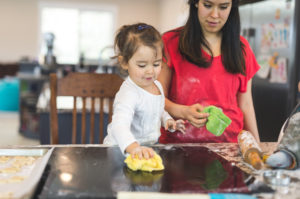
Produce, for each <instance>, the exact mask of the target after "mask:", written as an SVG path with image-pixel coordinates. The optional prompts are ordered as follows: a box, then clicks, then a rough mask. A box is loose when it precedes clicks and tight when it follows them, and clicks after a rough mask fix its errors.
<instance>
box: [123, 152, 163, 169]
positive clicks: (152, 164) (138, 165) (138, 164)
mask: <svg viewBox="0 0 300 199" xmlns="http://www.w3.org/2000/svg"><path fill="white" fill-rule="evenodd" d="M124 162H125V163H126V164H127V167H128V168H130V169H131V170H133V171H137V170H141V171H149V172H152V171H160V170H163V169H164V165H163V163H162V159H161V157H160V156H159V155H158V154H156V153H155V154H154V156H153V158H149V159H147V160H146V159H139V158H138V157H137V156H135V157H134V158H132V156H131V155H129V156H128V157H127V158H126V159H125V161H124Z"/></svg>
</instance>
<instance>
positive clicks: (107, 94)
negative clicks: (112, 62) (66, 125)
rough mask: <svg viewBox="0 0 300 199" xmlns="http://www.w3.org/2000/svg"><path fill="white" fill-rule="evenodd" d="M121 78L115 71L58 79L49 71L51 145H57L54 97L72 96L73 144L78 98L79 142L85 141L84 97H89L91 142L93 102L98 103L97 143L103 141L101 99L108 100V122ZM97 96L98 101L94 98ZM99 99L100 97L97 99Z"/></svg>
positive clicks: (92, 140) (92, 141)
mask: <svg viewBox="0 0 300 199" xmlns="http://www.w3.org/2000/svg"><path fill="white" fill-rule="evenodd" d="M122 82H123V79H122V78H121V77H120V76H118V75H116V74H95V73H70V74H68V75H67V76H66V77H64V78H61V79H58V78H57V76H56V74H55V73H52V74H50V90H51V98H50V140H51V144H59V136H58V133H59V132H58V115H57V97H58V96H72V97H73V102H74V103H73V111H72V144H75V143H76V137H77V136H78V133H77V132H76V126H77V109H78V108H77V99H78V98H81V100H82V109H81V110H80V111H81V143H82V144H86V115H87V106H86V105H87V99H88V98H90V139H89V141H90V142H89V143H90V144H93V143H94V133H95V132H94V131H95V102H96V101H97V102H99V104H100V105H99V123H100V124H99V134H100V135H99V139H100V140H99V142H100V143H103V137H104V132H103V125H104V121H103V119H104V99H106V98H107V99H108V101H109V103H108V104H109V105H108V115H109V122H110V121H111V118H112V109H113V99H114V97H115V95H116V93H117V92H118V90H119V88H120V86H121V84H122ZM96 99H97V100H96ZM98 99H99V100H98Z"/></svg>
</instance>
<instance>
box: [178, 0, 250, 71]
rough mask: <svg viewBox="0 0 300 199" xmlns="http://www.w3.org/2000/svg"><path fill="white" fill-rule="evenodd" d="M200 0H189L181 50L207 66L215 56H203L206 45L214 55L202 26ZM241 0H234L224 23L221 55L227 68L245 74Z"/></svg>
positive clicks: (199, 63) (186, 55)
mask: <svg viewBox="0 0 300 199" xmlns="http://www.w3.org/2000/svg"><path fill="white" fill-rule="evenodd" d="M198 2H199V0H189V1H188V4H189V5H190V10H189V17H188V19H187V22H186V24H185V26H183V28H181V29H177V30H175V31H179V34H180V38H179V51H180V53H181V54H182V56H183V57H184V58H185V59H187V60H188V61H190V62H192V63H194V64H196V65H197V66H199V67H204V68H207V67H209V66H210V64H211V62H212V59H213V57H211V59H210V60H208V59H207V58H205V56H203V53H202V51H201V48H199V46H201V45H202V46H204V47H205V48H207V49H208V50H209V52H210V54H211V55H212V51H211V49H210V48H209V45H208V43H207V41H206V39H205V38H204V35H203V31H202V28H201V26H200V22H199V19H198V8H197V7H196V4H197V3H198ZM238 5H239V0H232V7H231V11H230V14H229V17H228V19H227V22H226V23H225V24H224V26H223V28H222V29H221V31H222V43H221V56H222V62H223V64H224V66H225V69H226V70H227V71H228V72H230V73H233V74H234V73H241V74H245V59H244V44H243V43H242V42H241V41H240V29H241V26H240V16H239V10H238Z"/></svg>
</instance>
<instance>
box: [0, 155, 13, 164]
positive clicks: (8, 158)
mask: <svg viewBox="0 0 300 199" xmlns="http://www.w3.org/2000/svg"><path fill="white" fill-rule="evenodd" d="M10 159H11V157H8V156H0V163H6V162H7V161H8V160H10Z"/></svg>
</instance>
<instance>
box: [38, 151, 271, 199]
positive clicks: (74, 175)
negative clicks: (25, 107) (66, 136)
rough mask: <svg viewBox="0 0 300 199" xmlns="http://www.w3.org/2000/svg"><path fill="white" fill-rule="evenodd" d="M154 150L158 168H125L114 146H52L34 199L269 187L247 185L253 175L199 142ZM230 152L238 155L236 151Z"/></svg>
mask: <svg viewBox="0 0 300 199" xmlns="http://www.w3.org/2000/svg"><path fill="white" fill-rule="evenodd" d="M235 146H236V145H235ZM154 149H155V150H156V152H157V153H159V154H160V156H161V157H162V159H163V162H164V165H165V170H164V171H160V172H152V173H149V172H141V171H139V172H133V171H131V170H129V169H127V167H126V165H125V163H124V159H125V157H124V156H123V155H122V154H121V152H120V150H119V148H117V147H76V146H75V147H57V148H55V149H54V151H53V154H52V156H51V158H50V160H49V162H48V165H47V167H46V170H45V172H44V175H43V177H42V179H41V181H40V183H39V187H38V189H37V192H36V194H35V198H116V194H117V192H119V191H130V192H135V191H140V192H163V193H246V194H251V193H254V192H256V191H263V192H265V191H266V192H268V191H271V189H270V188H268V187H266V186H262V187H260V188H259V190H258V189H257V187H256V188H255V189H253V186H251V185H252V184H253V181H254V177H253V176H251V175H249V174H248V173H246V172H245V171H243V170H241V169H240V168H239V167H237V166H236V163H235V162H233V161H228V160H226V159H225V158H223V157H222V156H221V155H218V154H217V153H215V152H214V151H213V150H211V149H209V148H207V147H205V146H193V145H192V146H176V145H175V146H172V145H165V146H155V147H154ZM233 151H235V152H234V153H235V154H238V150H233ZM223 152H225V151H223ZM227 155H229V154H227Z"/></svg>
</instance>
